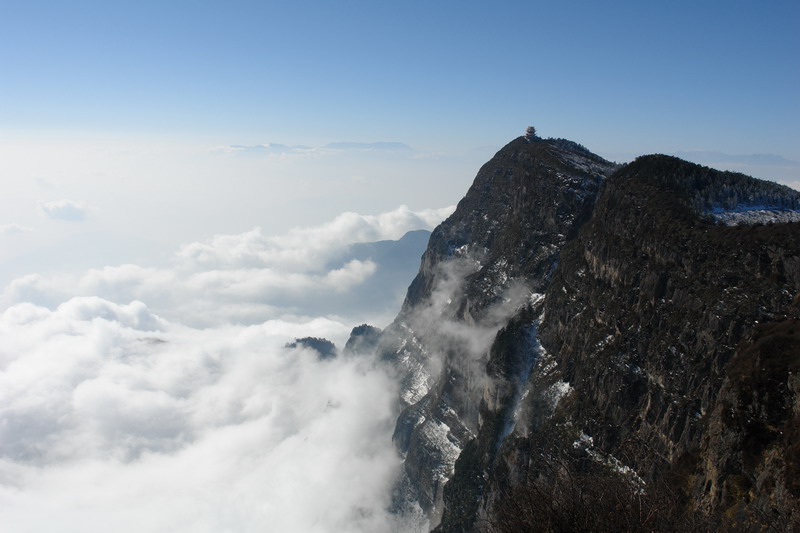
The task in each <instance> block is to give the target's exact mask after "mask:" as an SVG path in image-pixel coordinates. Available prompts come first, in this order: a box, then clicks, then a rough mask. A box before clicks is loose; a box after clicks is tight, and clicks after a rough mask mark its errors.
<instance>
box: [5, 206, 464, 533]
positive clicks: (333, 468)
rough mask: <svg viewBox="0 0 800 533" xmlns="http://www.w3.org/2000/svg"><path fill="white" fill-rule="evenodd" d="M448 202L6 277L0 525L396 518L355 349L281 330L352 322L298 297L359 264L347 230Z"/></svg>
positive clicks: (429, 221)
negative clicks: (316, 344) (343, 352)
mask: <svg viewBox="0 0 800 533" xmlns="http://www.w3.org/2000/svg"><path fill="white" fill-rule="evenodd" d="M451 211H452V208H448V209H443V210H429V211H423V212H413V211H411V210H409V209H408V208H405V207H402V208H399V209H396V210H394V211H391V212H388V213H383V214H380V215H374V216H365V215H358V214H355V213H345V214H343V215H340V216H339V217H336V218H335V219H334V220H332V221H330V222H328V223H326V224H322V225H320V226H317V227H313V228H304V229H301V228H298V229H294V230H292V231H289V232H287V233H286V234H284V235H282V236H279V237H271V236H265V235H264V234H263V233H262V232H261V230H259V229H254V230H252V231H249V232H246V233H243V234H239V235H218V236H216V237H213V238H212V239H209V240H208V241H207V242H203V243H193V244H190V245H187V246H184V247H182V248H181V249H180V250H179V251H178V253H176V255H175V257H174V261H173V262H172V264H171V265H169V266H163V267H149V266H140V265H133V264H127V265H119V266H107V267H102V268H97V269H92V270H89V271H87V272H85V273H83V274H81V275H78V276H67V275H38V274H32V275H29V276H25V277H22V278H19V279H17V280H15V281H14V282H12V283H10V284H9V285H8V286H7V287H6V288H5V290H4V292H3V302H2V309H4V311H2V314H0V529H7V528H8V525H11V527H13V528H16V529H18V530H21V531H30V532H37V533H38V532H44V531H51V530H53V528H54V527H55V528H58V530H59V531H66V532H70V531H75V532H77V531H80V532H89V533H92V532H100V531H103V532H105V531H117V532H121V533H126V532H136V533H149V532H161V531H175V532H179V533H180V532H192V533H195V532H201V533H203V532H209V533H211V532H215V533H216V532H221V531H231V532H237V533H239V532H244V533H247V532H250V531H253V532H255V531H264V530H265V529H269V530H274V531H285V532H289V533H292V532H339V531H343V532H362V531H364V532H367V531H370V532H371V531H405V530H406V529H404V527H403V526H402V525H399V524H397V523H395V522H394V521H395V520H396V518H393V517H392V516H391V515H390V514H389V513H388V512H387V511H386V509H387V506H388V505H389V499H390V490H391V487H392V483H393V482H394V480H395V476H396V474H397V472H398V466H399V457H398V456H397V453H396V451H395V448H394V446H393V444H392V442H391V435H392V432H393V429H394V427H393V426H394V420H395V418H396V414H397V413H395V412H394V411H393V410H394V406H395V398H396V393H397V392H396V388H395V385H394V383H393V382H392V380H391V379H390V378H389V377H387V376H386V375H385V374H384V372H383V370H382V369H380V368H378V367H376V366H375V365H376V359H375V358H374V357H371V356H361V357H351V358H346V357H343V356H340V357H339V358H336V359H334V360H326V361H320V360H318V358H317V356H316V354H315V353H313V352H310V351H308V350H305V349H296V350H289V349H286V348H285V347H284V346H285V344H286V343H287V342H289V341H291V340H293V339H294V338H296V337H304V336H314V337H324V338H328V339H331V340H333V341H334V342H336V343H337V345H338V346H340V347H341V346H343V344H344V341H345V340H346V338H347V335H348V334H349V330H350V328H351V327H352V326H353V325H355V323H353V322H346V321H344V320H342V319H337V318H325V317H319V316H316V317H315V316H314V313H313V311H314V309H315V306H314V305H315V302H316V303H319V302H321V301H324V300H325V299H326V298H331V297H333V296H332V295H337V294H339V295H340V294H349V293H351V292H352V291H353V290H354V288H357V287H359V286H360V285H362V284H363V283H364V280H367V279H370V277H371V276H373V275H374V274H375V271H376V269H377V268H378V265H377V264H376V263H375V262H374V261H372V260H370V259H365V258H359V259H352V258H351V259H347V255H346V254H344V255H343V253H344V251H346V250H347V247H348V246H349V245H350V244H351V243H352V242H369V241H374V240H381V239H396V238H398V237H400V236H402V235H403V234H404V233H405V232H406V231H408V230H411V229H416V228H420V227H423V228H424V227H430V226H431V225H433V224H436V223H438V222H439V220H441V218H442V217H444V216H446V215H447V214H449V213H450V212H451ZM343 257H344V258H345V259H342V258H343ZM333 259H335V261H334V260H333ZM298 310H299V311H300V312H299V313H298ZM299 315H300V316H299ZM244 324H250V325H244Z"/></svg>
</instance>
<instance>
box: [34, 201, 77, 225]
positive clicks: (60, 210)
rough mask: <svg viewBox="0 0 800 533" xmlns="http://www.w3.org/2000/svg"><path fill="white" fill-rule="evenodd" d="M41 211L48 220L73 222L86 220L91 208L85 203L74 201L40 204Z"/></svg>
mask: <svg viewBox="0 0 800 533" xmlns="http://www.w3.org/2000/svg"><path fill="white" fill-rule="evenodd" d="M39 209H40V210H41V211H42V213H44V215H45V216H46V217H47V218H52V219H56V220H71V221H80V220H84V219H85V218H86V215H87V214H88V212H89V208H88V206H87V205H86V203H85V202H75V201H72V200H56V201H53V202H39Z"/></svg>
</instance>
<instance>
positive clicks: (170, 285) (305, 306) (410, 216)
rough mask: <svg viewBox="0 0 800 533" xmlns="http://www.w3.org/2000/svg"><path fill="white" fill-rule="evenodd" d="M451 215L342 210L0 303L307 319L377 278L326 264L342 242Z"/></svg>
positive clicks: (34, 279)
mask: <svg viewBox="0 0 800 533" xmlns="http://www.w3.org/2000/svg"><path fill="white" fill-rule="evenodd" d="M452 210H453V208H452V207H448V208H443V209H430V210H425V211H418V212H414V211H411V210H410V209H408V208H407V207H405V206H401V207H399V208H397V209H395V210H393V211H390V212H387V213H382V214H379V215H359V214H357V213H344V214H342V215H339V216H338V217H336V218H335V219H334V220H332V221H330V222H328V223H325V224H322V225H320V226H316V227H312V228H296V229H293V230H291V231H289V232H288V233H287V234H285V235H283V236H278V237H270V236H265V235H263V233H262V231H261V229H260V228H255V229H253V230H251V231H248V232H245V233H241V234H238V235H217V236H215V237H213V238H211V239H210V240H208V241H207V242H196V243H192V244H188V245H186V246H183V247H181V249H180V250H179V251H178V252H177V253H176V254H175V256H174V261H173V264H172V265H171V266H169V267H162V268H154V267H142V266H138V265H132V264H127V265H119V266H108V267H103V268H98V269H91V270H89V271H87V272H86V273H84V274H83V275H80V276H77V277H72V278H70V277H58V276H49V277H47V276H40V275H30V276H25V277H22V278H19V279H16V280H14V281H13V282H12V283H10V284H9V285H8V286H6V288H5V290H4V291H3V293H2V297H0V305H2V306H5V307H7V306H10V305H14V304H16V303H20V302H31V303H35V304H38V305H43V306H47V307H50V308H53V307H54V306H56V305H58V304H59V303H60V302H62V301H65V300H66V299H68V298H70V297H72V296H100V297H103V298H105V299H108V300H110V301H114V302H129V301H132V300H141V301H143V302H147V304H148V306H149V307H150V308H151V309H153V310H154V311H155V312H157V313H158V314H160V315H162V316H164V317H166V318H168V319H170V320H178V321H180V322H182V323H185V324H191V325H195V326H212V325H215V324H219V323H221V322H230V323H256V322H260V321H263V320H267V319H273V318H277V317H280V316H282V315H283V314H287V313H289V314H301V315H309V314H313V313H314V309H315V308H319V307H320V306H321V303H323V302H324V301H327V300H328V299H332V298H336V296H337V295H340V294H342V293H346V292H348V291H351V290H353V289H354V288H355V287H358V286H360V285H362V284H363V283H364V282H365V281H367V280H369V279H370V277H371V276H373V275H374V274H375V272H376V269H377V268H378V266H377V265H376V264H375V263H374V262H373V261H371V260H369V259H364V260H351V261H347V262H345V263H344V264H342V265H337V266H335V267H330V266H328V263H329V262H330V261H331V260H332V259H333V258H335V257H339V256H341V254H342V253H343V251H345V250H346V249H347V246H348V245H349V244H352V243H354V242H371V241H378V240H386V239H398V238H400V237H402V236H403V234H405V233H406V232H408V231H410V230H413V229H419V228H431V227H432V226H434V225H435V224H438V222H439V221H441V220H442V218H444V217H445V216H447V215H448V214H449V213H451V212H452ZM410 281H411V280H410V279H409V280H407V281H406V282H404V283H408V282H410ZM402 289H405V287H402ZM343 311H344V312H350V313H354V314H355V313H356V312H357V311H358V310H357V309H353V308H350V309H346V310H343ZM354 314H351V315H350V316H354Z"/></svg>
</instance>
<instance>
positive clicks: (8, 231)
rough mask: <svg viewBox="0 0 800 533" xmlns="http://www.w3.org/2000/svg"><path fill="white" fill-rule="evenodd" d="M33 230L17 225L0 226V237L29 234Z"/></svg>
mask: <svg viewBox="0 0 800 533" xmlns="http://www.w3.org/2000/svg"><path fill="white" fill-rule="evenodd" d="M31 231H33V228H29V227H27V226H20V225H19V224H0V236H8V235H19V234H20V233H30V232H31Z"/></svg>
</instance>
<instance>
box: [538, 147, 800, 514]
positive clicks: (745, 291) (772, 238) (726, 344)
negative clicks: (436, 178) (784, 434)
mask: <svg viewBox="0 0 800 533" xmlns="http://www.w3.org/2000/svg"><path fill="white" fill-rule="evenodd" d="M737 182H738V183H739V185H742V186H743V187H744V186H746V188H752V189H755V190H756V193H755V194H756V196H758V194H759V193H760V194H762V196H769V195H770V194H775V195H776V196H781V195H783V196H784V197H786V198H787V199H788V203H791V202H796V201H797V198H798V197H799V196H800V195H798V194H797V193H796V192H793V191H790V190H784V188H781V187H779V186H777V185H774V184H769V183H765V182H759V181H758V180H753V179H751V178H749V179H744V177H743V176H741V175H735V174H730V173H723V172H717V171H713V170H711V169H706V168H703V167H699V166H697V165H692V164H689V163H686V162H683V161H680V160H677V159H674V158H668V157H665V156H648V157H643V158H640V159H639V160H637V161H635V162H634V163H632V164H630V165H629V166H627V167H626V168H624V169H622V170H621V171H620V172H618V173H617V174H616V175H615V176H613V177H612V178H611V179H610V180H609V181H608V183H607V186H606V188H605V190H604V191H603V193H602V194H601V195H600V196H599V198H598V202H597V205H596V207H595V211H594V214H593V216H592V219H591V221H590V222H589V223H587V224H586V225H585V226H584V228H583V230H582V231H581V233H580V234H579V236H578V237H577V238H576V239H575V240H574V241H572V242H570V243H568V244H567V245H566V246H565V247H564V249H563V250H562V263H561V265H560V268H559V269H558V271H557V273H556V275H555V276H554V279H553V283H552V285H551V287H550V289H549V290H548V292H547V297H546V300H545V319H544V320H543V322H542V325H541V328H540V331H539V336H540V340H541V342H542V344H543V345H544V346H545V347H546V348H547V349H548V350H549V351H550V352H552V353H554V354H555V356H556V361H557V364H558V366H559V367H560V372H561V379H562V380H563V381H564V382H568V383H570V385H571V388H572V390H573V394H572V397H571V398H570V401H569V402H568V405H567V406H565V408H564V409H563V412H562V413H561V417H562V420H564V421H569V423H570V424H571V425H572V426H573V427H576V428H580V431H581V432H582V433H583V434H584V435H588V436H589V437H590V438H591V439H592V443H593V446H594V447H595V448H596V449H597V450H599V451H601V452H602V453H604V454H608V455H611V456H614V457H617V458H620V457H623V456H624V457H625V460H626V462H627V463H628V466H629V467H631V468H633V469H634V470H635V471H636V472H637V473H638V475H639V476H641V477H642V478H643V479H645V480H646V481H652V480H656V479H660V478H665V476H667V477H669V476H672V477H671V478H670V479H671V481H672V483H673V484H675V485H679V486H677V487H676V488H679V489H681V490H682V491H683V492H684V493H685V494H686V495H687V496H689V497H690V498H691V502H692V505H693V506H695V507H697V508H701V509H703V510H705V511H706V512H708V513H712V514H714V513H720V512H728V514H729V515H733V514H735V513H737V512H739V511H742V512H745V511H748V510H749V511H752V512H754V513H760V512H763V511H764V510H765V509H763V508H761V507H764V506H766V505H767V502H768V501H770V500H771V501H772V504H770V505H772V506H771V507H769V508H767V509H766V512H767V513H770V514H772V513H776V514H785V513H787V512H788V511H789V510H790V509H792V508H793V506H794V505H795V504H796V501H795V502H790V501H789V499H790V498H789V494H788V492H787V491H786V490H784V487H786V485H787V483H789V484H791V478H788V477H787V476H786V471H785V469H784V470H782V467H780V466H778V464H777V463H779V462H781V460H779V459H775V458H773V459H774V460H773V463H774V464H773V465H772V466H771V467H766V466H764V461H765V460H767V459H768V456H769V454H770V453H773V455H775V453H774V452H775V446H780V443H779V442H778V441H780V440H781V439H780V438H779V436H780V435H781V431H782V429H781V425H782V424H787V423H789V422H790V420H791V418H792V416H793V413H795V412H796V411H797V409H796V394H795V387H796V383H794V380H793V378H792V374H791V372H789V370H791V368H792V367H793V365H794V366H796V365H797V364H798V362H799V361H800V352H798V351H794V353H793V354H792V350H793V349H794V348H793V347H795V348H796V344H793V343H794V342H796V341H793V340H792V335H794V333H791V332H793V331H794V330H793V324H794V323H795V321H796V319H797V317H798V316H797V308H796V307H793V306H792V301H793V300H794V299H796V298H797V297H798V295H800V227H798V224H778V225H767V226H753V227H735V228H733V227H725V226H719V225H714V224H713V223H711V222H709V220H708V217H707V216H706V213H707V212H708V209H709V208H711V207H712V205H713V204H714V203H715V200H714V198H715V197H719V196H722V195H723V194H726V193H725V189H736V188H737V187H736V185H737ZM699 202H702V204H699ZM775 202H776V203H777V202H778V200H775ZM754 203H761V202H760V201H759V199H758V198H756V199H755V200H754ZM776 328H777V329H778V330H780V331H781V335H782V337H781V339H780V340H779V341H776V340H775V337H776V335H777V333H769V332H771V331H773V330H775V329H776ZM765 338H766V339H770V340H769V341H764V339H765ZM795 339H796V337H795ZM764 342H767V343H770V342H772V343H773V344H774V343H777V344H778V345H779V347H777V348H775V347H772V346H770V347H764V346H763V343H764ZM767 352H768V354H767ZM765 354H766V355H765ZM776 354H777V355H776ZM761 365H765V367H767V368H769V370H763V369H762V371H760V372H756V373H755V374H753V373H751V372H752V371H754V370H756V369H757V368H759V367H760V366H761ZM776 365H777V367H776V368H773V367H775V366H776ZM745 376H747V377H746V378H745ZM743 380H745V381H748V380H749V383H747V384H744V383H743ZM767 380H773V387H775V388H773V389H772V390H771V391H770V393H769V394H767V393H766V392H764V393H763V394H760V393H759V392H758V391H759V390H760V389H759V388H758V385H759V384H760V386H761V387H762V388H763V387H764V386H766V381H767ZM745 391H749V392H745ZM762 392H763V391H762ZM773 444H774V445H773ZM783 446H784V451H786V450H788V448H787V447H786V446H787V445H786V443H784V444H783ZM748 448H749V450H748ZM777 455H781V456H782V457H783V458H788V457H789V456H788V455H785V454H783V453H778V454H777ZM764 468H766V469H767V470H768V471H769V474H759V472H760V471H761V469H764ZM759 476H761V477H762V478H764V479H763V480H762V482H759V480H758V479H759ZM766 478H769V480H768V481H767V480H766ZM770 483H771V484H773V486H771V487H770V486H768V485H769V484H770ZM748 491H751V492H750V494H749V495H748V494H747V492H748ZM754 506H761V507H759V508H758V509H755V507H754ZM744 514H747V513H746V512H745V513H744Z"/></svg>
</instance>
